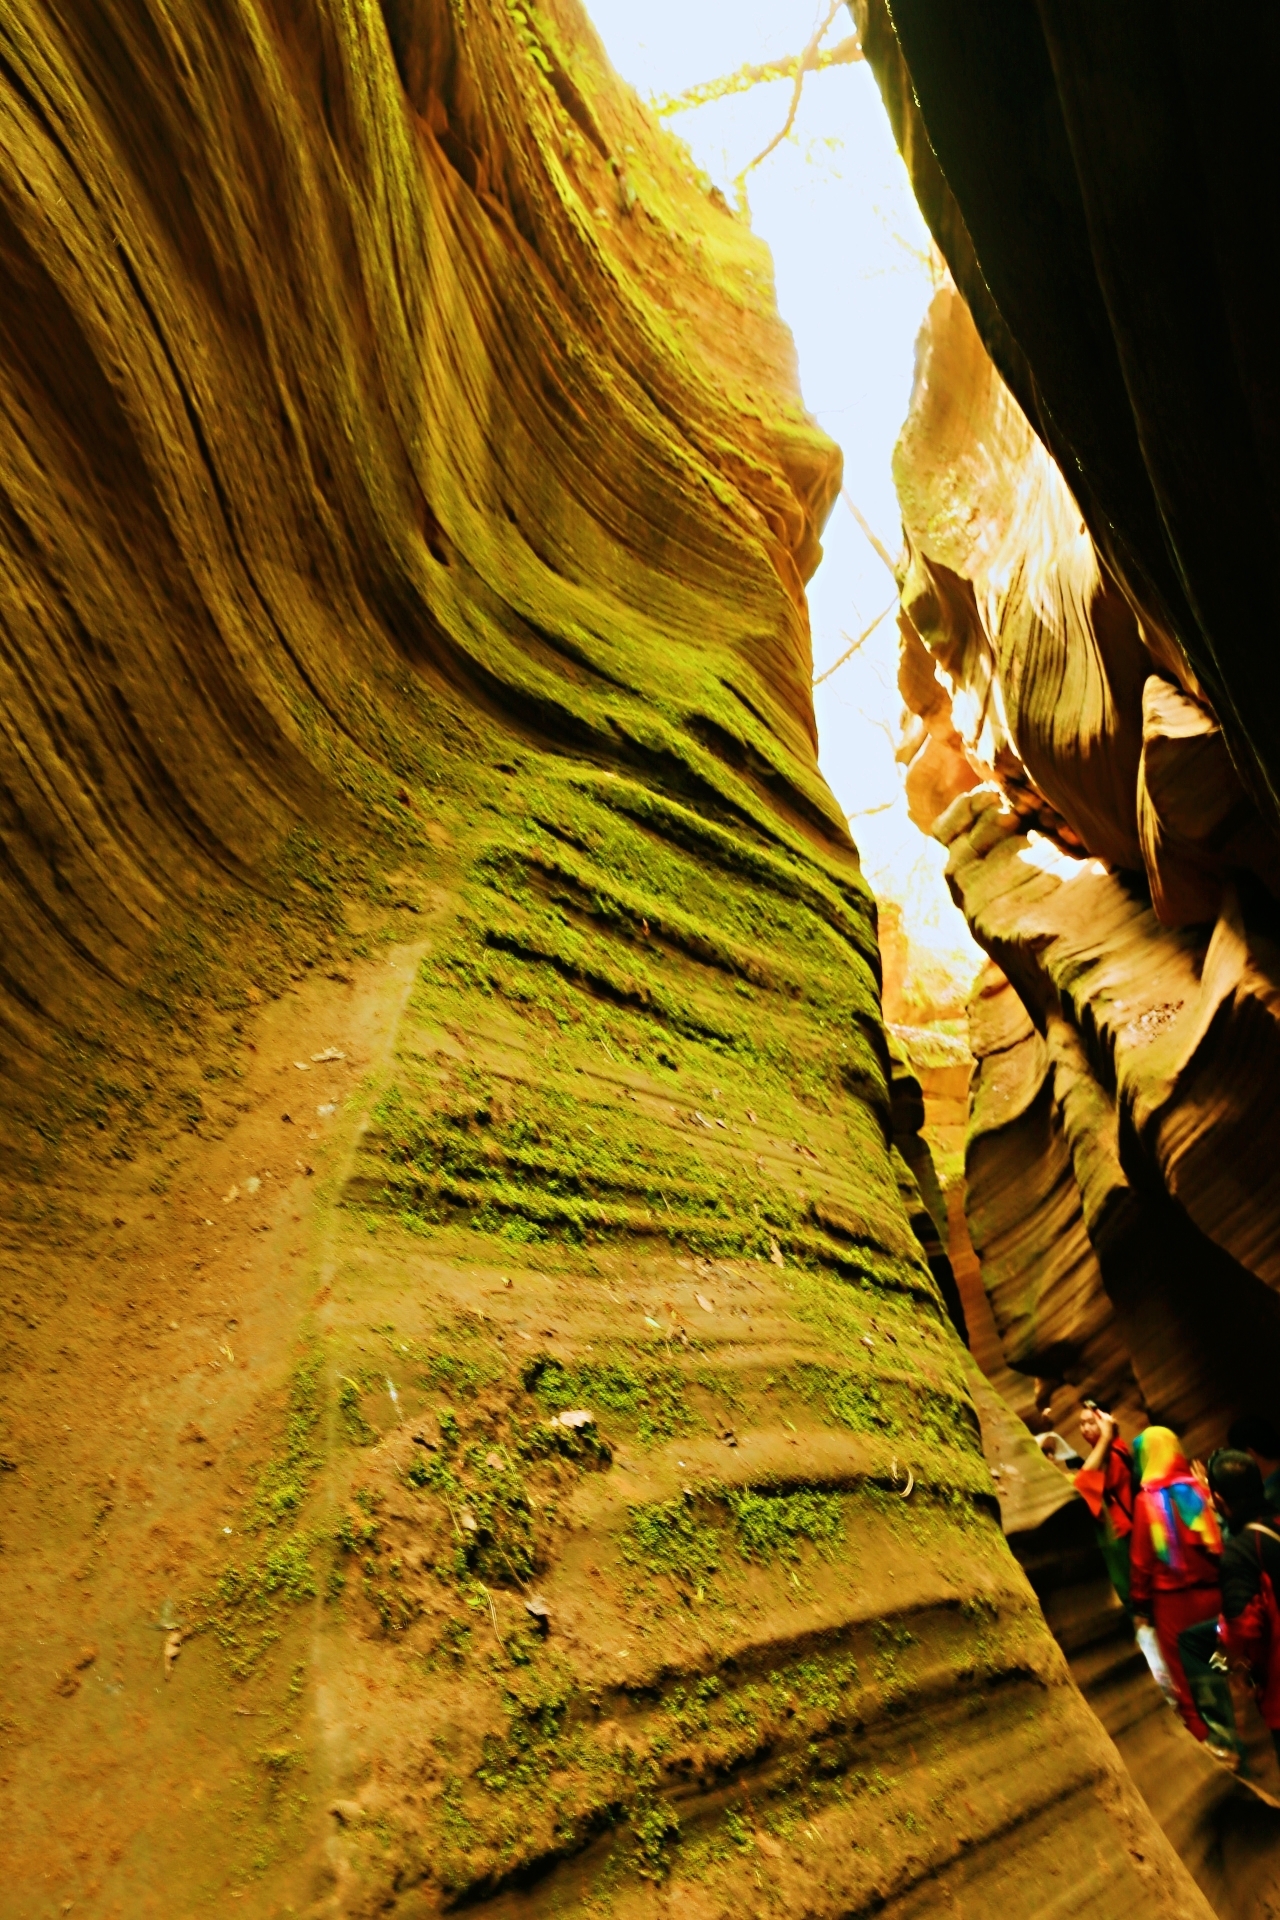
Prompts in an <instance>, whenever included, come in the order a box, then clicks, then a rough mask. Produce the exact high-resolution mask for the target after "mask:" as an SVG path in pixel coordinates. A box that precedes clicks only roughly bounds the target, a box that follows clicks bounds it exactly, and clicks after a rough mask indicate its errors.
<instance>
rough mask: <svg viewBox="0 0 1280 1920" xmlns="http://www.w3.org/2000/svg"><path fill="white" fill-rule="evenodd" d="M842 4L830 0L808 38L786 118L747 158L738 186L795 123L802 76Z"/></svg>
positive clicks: (812, 63)
mask: <svg viewBox="0 0 1280 1920" xmlns="http://www.w3.org/2000/svg"><path fill="white" fill-rule="evenodd" d="M843 4H844V0H831V5H830V6H829V7H828V8H827V11H826V14H825V15H824V17H823V20H822V23H821V25H820V26H817V27H815V28H814V31H813V38H812V39H811V40H810V42H809V44H808V46H807V47H806V48H805V50H804V52H803V53H802V54H801V55H800V60H799V64H798V65H797V67H796V77H795V84H794V86H793V87H792V89H791V105H790V107H789V108H788V109H787V117H786V120H785V121H784V122H783V124H782V127H781V128H780V130H779V131H778V132H777V133H775V134H774V136H773V138H772V140H771V141H770V142H769V144H768V146H767V147H762V148H761V150H760V152H759V153H758V154H757V155H756V157H755V159H754V160H748V162H747V164H746V166H745V167H744V168H743V169H742V172H741V173H740V174H739V175H738V178H737V181H736V183H735V184H736V185H737V186H738V187H739V188H741V186H742V183H743V181H744V180H745V179H746V177H747V175H748V174H749V173H750V172H751V171H752V169H753V168H755V167H758V166H759V165H760V162H761V161H762V160H767V159H768V158H769V155H770V154H771V153H772V152H773V150H774V148H775V147H780V146H781V145H782V143H783V141H784V140H785V139H786V137H787V135H788V134H789V133H790V131H791V129H792V127H793V126H794V125H795V123H796V114H797V113H798V112H799V110H800V94H801V91H802V90H803V87H804V77H805V75H806V73H808V72H810V71H811V70H812V68H813V67H815V66H816V65H817V62H818V48H819V47H820V46H821V45H822V42H823V41H824V40H825V39H826V36H827V29H828V27H829V26H830V25H831V22H832V21H833V20H834V19H835V17H836V15H837V14H838V13H839V11H840V8H841V7H842V6H843Z"/></svg>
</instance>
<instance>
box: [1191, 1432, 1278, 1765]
mask: <svg viewBox="0 0 1280 1920" xmlns="http://www.w3.org/2000/svg"><path fill="white" fill-rule="evenodd" d="M1234 1430H1235V1429H1234V1428H1233V1429H1232V1431H1233V1432H1234ZM1209 1486H1210V1489H1211V1492H1212V1495H1213V1503H1214V1506H1215V1507H1216V1508H1217V1510H1218V1512H1219V1514H1220V1515H1221V1517H1222V1520H1223V1522H1224V1524H1225V1526H1226V1530H1227V1539H1226V1542H1225V1544H1224V1546H1223V1549H1222V1562H1221V1566H1220V1570H1219V1571H1220V1578H1221V1583H1222V1612H1221V1617H1220V1619H1219V1621H1218V1633H1217V1637H1218V1645H1219V1647H1220V1649H1221V1651H1222V1653H1223V1654H1224V1655H1225V1656H1226V1659H1227V1662H1228V1665H1229V1666H1230V1668H1231V1669H1232V1670H1233V1671H1234V1673H1236V1674H1237V1675H1238V1676H1239V1677H1241V1678H1242V1679H1243V1680H1244V1681H1245V1682H1246V1684H1247V1685H1248V1686H1249V1687H1251V1688H1252V1690H1253V1692H1254V1694H1255V1695H1256V1697H1257V1702H1258V1710H1259V1712H1260V1713H1261V1715H1262V1718H1263V1720H1264V1721H1265V1722H1266V1725H1267V1727H1268V1729H1269V1731H1270V1733H1271V1738H1272V1740H1273V1741H1274V1742H1275V1748H1276V1758H1277V1760H1280V1600H1278V1598H1277V1596H1278V1595H1280V1531H1277V1527H1278V1526H1280V1522H1277V1520H1276V1516H1275V1513H1274V1511H1273V1509H1272V1507H1271V1505H1270V1504H1269V1502H1268V1500H1267V1496H1266V1489H1265V1484H1264V1481H1263V1476H1262V1471H1261V1468H1260V1467H1259V1465H1258V1462H1257V1461H1256V1459H1254V1458H1253V1456H1252V1455H1251V1454H1249V1453H1245V1452H1244V1451H1243V1450H1241V1449H1239V1448H1231V1447H1224V1448H1222V1449H1220V1451H1219V1452H1217V1453H1215V1454H1214V1455H1213V1456H1212V1458H1211V1459H1210V1461H1209Z"/></svg>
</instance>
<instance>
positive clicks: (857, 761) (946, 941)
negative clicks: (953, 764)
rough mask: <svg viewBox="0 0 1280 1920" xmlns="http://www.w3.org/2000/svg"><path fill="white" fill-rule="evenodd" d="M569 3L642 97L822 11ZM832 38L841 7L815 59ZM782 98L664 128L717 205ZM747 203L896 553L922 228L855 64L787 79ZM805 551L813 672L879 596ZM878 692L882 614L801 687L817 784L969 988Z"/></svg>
mask: <svg viewBox="0 0 1280 1920" xmlns="http://www.w3.org/2000/svg"><path fill="white" fill-rule="evenodd" d="M586 4H587V7H588V11H589V12H590V14H591V16H592V19H593V20H594V21H595V24H596V27H597V29H598V31H599V33H600V35H601V38H602V39H603V40H604V43H605V46H606V47H607V48H608V51H609V55H610V58H611V59H612V61H613V63H614V65H615V67H616V68H617V69H618V71H619V73H621V74H622V75H623V77H624V78H625V79H627V80H629V81H630V82H631V84H632V85H633V86H634V87H635V88H636V90H637V92H638V93H640V94H641V95H642V97H648V96H651V95H656V94H677V93H681V92H683V91H684V90H685V88H687V87H690V86H693V85H696V84H697V83H698V82H700V81H705V80H712V79H715V78H717V77H718V76H719V75H721V74H728V73H732V72H733V71H734V70H735V69H736V68H738V67H740V66H743V65H744V64H746V63H748V62H750V63H751V64H753V65H758V64H760V63H762V62H764V61H766V60H773V59H777V58H779V57H781V56H783V55H786V54H790V53H798V52H800V50H801V49H802V48H803V47H804V46H805V44H806V42H807V41H808V39H809V37H810V35H811V34H812V32H813V30H814V28H815V26H816V25H817V24H818V22H819V20H820V19H821V18H822V16H823V14H824V13H825V11H826V8H825V6H819V9H818V12H817V13H816V14H815V12H814V5H815V0H645V4H644V5H642V6H638V5H637V4H636V0H586ZM852 31H853V22H852V20H851V19H850V17H849V15H848V13H847V12H845V11H844V10H843V9H842V10H841V11H840V12H839V13H838V14H837V16H836V19H835V20H834V21H833V23H832V26H831V29H830V31H829V33H828V35H827V38H826V42H825V44H826V45H828V46H834V45H835V44H836V43H837V42H838V41H840V40H841V39H843V38H844V37H845V36H846V35H847V34H849V33H851V32H852ZM790 98H791V82H790V81H776V82H773V83H771V84H769V85H766V86H758V87H754V88H752V90H751V91H750V92H749V93H745V94H739V95H737V96H735V97H733V98H731V99H728V100H720V101H716V102H713V103H712V104H711V105H708V106H705V107H699V108H698V109H696V110H695V111H693V112H688V113H683V114H679V115H674V116H672V117H671V118H670V119H669V120H668V122H667V124H668V125H669V126H670V127H671V128H672V130H673V131H674V132H676V133H678V134H679V135H680V136H681V138H682V139H684V140H686V141H687V142H688V143H689V146H690V147H691V148H692V149H693V153H694V157H695V159H696V160H697V162H698V164H699V165H700V166H701V167H702V168H703V169H704V170H705V171H706V172H707V173H708V174H710V176H711V178H712V179H713V180H715V181H717V182H718V183H719V185H720V186H721V187H722V188H723V189H724V191H725V194H726V196H727V198H728V199H729V200H730V201H731V202H732V201H733V199H734V197H735V196H734V192H733V186H732V182H733V179H734V176H735V175H736V174H737V173H738V172H739V170H740V169H741V168H742V167H743V166H744V165H745V164H746V163H747V162H748V161H749V160H750V159H751V158H752V157H753V155H755V154H757V153H758V152H759V151H760V150H761V148H762V147H764V146H765V145H766V144H767V143H768V141H769V140H770V139H771V138H772V137H773V135H774V134H775V133H776V132H777V131H778V129H779V128H780V127H781V126H782V124H783V122H784V121H785V119H786V114H787V107H788V104H789V102H790ZM748 193H749V199H750V207H751V222H752V226H753V228H754V230H755V231H756V232H757V233H758V234H759V235H760V236H761V237H762V238H763V239H764V240H765V241H767V243H768V244H769V246H770V248H771V249H772V251H773V257H774V265H775V271H776V281H777V298H778V306H779V309H780V311H781V313H782V316H783V318H784V319H785V320H786V321H787V323H788V324H789V326H790V327H791V330H792V332H793V334H794V335H795V340H796V349H797V352H798V355H799V360H800V378H801V385H802V387H803V390H804V397H805V401H806V403H807V405H808V407H809V409H810V411H811V412H812V413H813V414H814V415H816V417H817V419H818V420H819V421H820V422H821V424H822V425H823V426H824V427H825V428H826V430H827V432H828V433H829V434H830V435H831V436H832V438H833V439H835V440H838V441H839V442H840V444H841V446H842V447H843V449H844V461H845V486H846V489H847V490H848V492H849V493H850V494H851V496H852V497H853V499H854V500H856V502H857V503H858V506H859V507H860V508H861V510H862V512H863V513H864V514H865V516H866V518H867V519H868V520H869V521H870V523H871V525H872V526H873V527H874V528H875V530H876V532H877V534H878V535H879V537H880V539H881V541H882V542H883V544H884V545H885V547H886V548H887V549H888V550H889V552H890V553H893V554H896V553H897V551H898V549H899V547H900V546H901V543H902V535H901V528H900V525H899V520H898V509H897V501H896V499H895V496H894V491H893V480H892V477H891V474H890V466H889V462H890V456H891V454H892V451H893V444H894V441H895V440H896V438H897V436H898V431H899V428H900V427H901V425H902V422H903V419H904V417H905V415H906V411H907V405H908V402H909V399H910V394H911V378H912V365H913V355H914V345H915V336H916V333H917V330H918V328H919V326H920V322H921V320H922V319H923V317H924V311H925V308H926V306H927V305H928V302H929V297H930V294H931V293H932V290H933V289H932V282H931V280H930V276H929V266H928V249H929V236H928V231H927V229H926V227H925V225H924V222H923V220H922V219H921V217H920V212H919V209H918V208H917V206H916V204H915V200H914V198H913V197H912V193H911V188H910V186H909V184H908V181H907V175H906V170H905V168H904V167H903V165H902V162H901V160H900V159H899V157H898V154H897V151H896V149H895V147H894V144H893V136H892V134H891V132H890V130H889V123H888V119H887V117H886V115H885V111H884V107H883V105H882V104H881V100H880V96H879V94H878V93H877V91H876V86H875V82H874V80H873V79H872V77H871V72H870V69H869V68H868V67H867V66H866V65H865V64H863V63H861V62H859V63H856V64H854V65H852V66H842V67H834V68H829V69H828V70H827V71H826V72H823V73H811V74H809V75H808V76H807V77H806V79H805V84H804V93H803V96H802V99H801V103H800V111H799V113H798V115H797V117H796V124H795V127H794V129H793V131H792V134H791V136H790V137H789V138H788V139H787V140H786V141H784V142H783V144H782V145H781V146H780V147H778V148H777V149H776V150H775V152H774V153H773V154H772V155H771V156H770V158H769V159H768V160H766V161H765V162H764V163H763V165H762V166H760V167H758V168H756V170H755V171H754V172H753V173H752V174H751V175H750V177H749V180H748ZM823 545H824V547H825V550H826V557H825V559H824V560H823V563H822V565H821V567H820V568H819V570H818V572H817V574H816V575H815V577H814V579H813V582H812V584H811V585H810V588H809V606H810V611H811V614H812V620H813V654H814V663H815V672H817V673H821V672H822V671H823V669H824V668H825V667H827V666H829V665H830V664H831V662H832V661H833V660H835V659H837V658H838V656H839V655H840V654H841V653H842V652H843V650H844V648H845V647H846V646H847V645H848V644H849V640H851V639H853V638H855V637H856V636H857V635H858V634H859V633H861V632H862V630H863V628H865V627H867V626H869V625H870V624H871V622H872V620H873V619H874V618H875V616H876V615H877V614H878V613H880V612H881V610H882V609H883V608H884V607H886V606H887V605H888V604H889V602H890V601H891V600H892V599H894V598H895V592H894V585H893V580H892V578H891V577H890V575H889V573H888V571H887V569H886V568H885V565H884V563H883V561H882V560H880V559H879V558H878V557H877V555H876V553H875V551H874V550H873V548H872V547H871V545H870V543H869V542H868V541H867V539H866V537H865V535H864V534H863V533H862V532H861V531H860V530H859V528H858V526H857V524H856V522H855V521H854V519H853V516H852V515H851V514H850V512H849V510H848V508H847V507H846V506H845V505H844V504H843V503H842V502H840V503H837V505H836V508H835V511H834V513H833V514H832V517H831V519H830V521H829V522H828V524H827V530H826V533H825V535H824V537H823ZM846 636H847V638H846ZM896 676H897V633H896V628H895V625H894V622H893V619H892V618H891V617H890V618H888V619H886V620H885V621H884V622H883V623H882V624H881V626H880V627H878V628H877V630H876V632H875V633H874V634H873V635H872V637H871V638H870V639H869V640H868V641H867V642H866V644H865V645H864V647H863V648H862V650H861V651H860V652H859V653H858V654H857V655H855V657H854V659H853V660H851V661H849V662H848V663H847V665H845V666H843V667H841V668H840V670H839V671H838V672H837V673H836V674H835V675H834V676H833V677H832V679H830V680H828V681H826V682H824V684H823V685H822V686H820V687H818V688H817V689H816V692H815V696H814V697H815V702H816V705H817V714H818V727H819V733H820V737H821V756H822V767H823V771H824V773H825V774H826V776H827V779H828V780H829V781H830V783H831V786H832V788H833V790H834V792H835V794H836V797H837V798H838V800H839V801H840V803H841V805H842V806H843V807H844V809H845V811H846V812H847V813H848V814H849V815H850V825H851V827H852V829H853V834H854V838H855V839H856V841H857V842H858V846H859V848H860V850H861V853H862V859H863V865H864V868H865V869H866V872H867V875H868V877H869V878H870V880H871V881H872V883H873V885H874V886H875V887H876V888H877V890H878V891H879V892H880V893H881V894H883V895H887V896H889V897H891V898H893V899H896V900H898V901H900V902H901V903H902V906H903V909H904V916H905V919H906V924H907V929H908V932H909V933H910V934H911V937H912V939H913V940H915V941H917V942H918V943H919V944H921V945H923V946H927V947H931V948H933V949H935V950H937V951H940V952H942V953H947V954H951V953H954V954H955V955H957V960H958V964H959V965H960V966H961V967H962V968H963V967H965V966H969V969H970V971H972V970H974V969H973V967H972V965H971V964H970V963H971V962H972V961H973V959H974V958H975V957H976V956H977V950H976V948H974V946H973V944H972V942H971V941H970V939H969V935H968V930H967V929H966V927H965V924H964V921H963V919H962V918H961V916H960V914H959V913H958V912H957V910H956V909H955V907H953V906H952V904H951V901H950V898H949V896H948V894H947V891H946V887H945V885H944V883H943V880H942V867H943V864H944V856H943V850H942V848H941V847H939V846H936V845H935V843H934V842H932V841H930V840H926V839H925V838H924V836H923V835H922V834H921V833H920V832H919V831H918V829H917V828H915V827H914V826H912V824H911V822H910V820H909V819H908V818H907V810H906V803H905V801H904V799H903V796H902V781H901V775H900V772H899V769H898V768H897V766H896V765H895V763H894V758H893V753H894V748H895V746H896V744H897V738H898V724H899V716H900V713H901V706H902V703H901V700H900V698H899V696H898V691H897V685H896ZM961 956H963V958H961Z"/></svg>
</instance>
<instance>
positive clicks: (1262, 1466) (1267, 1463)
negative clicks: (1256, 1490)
mask: <svg viewBox="0 0 1280 1920" xmlns="http://www.w3.org/2000/svg"><path fill="white" fill-rule="evenodd" d="M1227 1446H1228V1447H1229V1448H1231V1449H1232V1450H1233V1451H1234V1452H1237V1453H1247V1454H1248V1455H1249V1457H1250V1459H1251V1460H1253V1461H1254V1462H1255V1464H1256V1466H1257V1468H1258V1472H1259V1473H1260V1475H1261V1476H1262V1491H1263V1496H1264V1498H1265V1500H1266V1503H1267V1505H1268V1506H1269V1507H1270V1508H1272V1510H1273V1511H1276V1512H1280V1432H1277V1430H1276V1427H1275V1424H1274V1422H1273V1421H1271V1420H1268V1419H1267V1417H1266V1415H1265V1414H1261V1413H1245V1414H1242V1415H1241V1416H1240V1418H1239V1419H1238V1420H1233V1421H1232V1423H1231V1428H1230V1431H1229V1432H1228V1434H1227Z"/></svg>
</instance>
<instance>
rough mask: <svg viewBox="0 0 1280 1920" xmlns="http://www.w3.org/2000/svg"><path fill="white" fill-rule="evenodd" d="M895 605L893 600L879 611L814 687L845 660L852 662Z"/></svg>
mask: <svg viewBox="0 0 1280 1920" xmlns="http://www.w3.org/2000/svg"><path fill="white" fill-rule="evenodd" d="M897 604H898V602H897V600H896V599H893V600H891V601H890V602H889V604H888V606H887V607H884V608H882V609H881V611H880V612H879V613H878V614H877V615H876V617H875V619H874V620H873V621H872V622H871V625H870V626H869V627H864V628H863V630H862V632H861V633H860V634H859V635H858V637H857V639H856V640H853V641H850V643H849V645H848V646H847V647H846V648H845V650H844V652H843V653H842V654H841V655H840V658H839V659H838V660H833V661H832V663H831V665H830V666H829V667H828V668H827V670H826V672H825V673H820V674H819V675H818V676H817V678H816V679H815V680H814V683H813V684H814V686H815V687H820V686H821V685H822V683H823V681H824V680H829V679H830V678H831V676H832V674H833V673H834V672H835V670H836V668H837V667H842V666H843V665H844V663H845V661H846V660H852V658H853V656H854V654H855V653H856V652H857V651H858V648H859V647H860V646H862V644H863V643H864V641H867V640H869V639H870V638H871V636H872V634H873V633H874V632H875V630H876V628H877V627H878V626H879V625H880V622H881V621H882V620H883V619H884V617H885V615H886V614H888V613H892V612H893V609H894V608H895V607H896V606H897ZM845 637H846V639H847V638H848V635H846V636H845Z"/></svg>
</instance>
